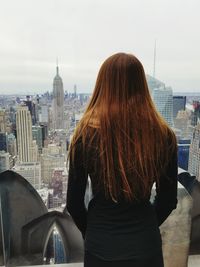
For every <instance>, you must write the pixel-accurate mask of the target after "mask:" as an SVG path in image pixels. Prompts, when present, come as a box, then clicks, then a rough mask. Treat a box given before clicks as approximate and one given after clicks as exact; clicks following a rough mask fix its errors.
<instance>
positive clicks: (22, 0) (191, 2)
mask: <svg viewBox="0 0 200 267" xmlns="http://www.w3.org/2000/svg"><path fill="white" fill-rule="evenodd" d="M199 10H200V1H199V0H16V1H15V0H0V94H5V93H13V94H14V93H25V94H32V93H43V92H45V91H47V90H48V91H51V90H52V82H53V78H54V76H55V71H56V58H57V57H58V61H59V67H60V75H61V77H62V79H63V83H64V89H65V90H68V91H72V90H73V85H74V84H77V89H78V91H79V92H92V90H93V87H94V83H95V80H96V76H97V72H98V69H99V67H100V66H101V64H102V62H103V61H104V60H105V59H106V58H107V57H108V56H110V55H111V54H113V53H116V52H120V51H124V52H129V53H133V54H135V55H136V56H137V57H138V58H139V59H140V60H141V61H142V63H143V65H144V68H145V71H146V73H148V74H152V72H153V50H154V41H155V39H156V40H157V60H156V78H158V79H160V80H161V81H163V82H164V83H165V84H166V85H167V86H172V88H173V90H174V91H195V92H198V91H199V92H200V15H199V14H200V13H199Z"/></svg>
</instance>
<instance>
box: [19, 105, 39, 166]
mask: <svg viewBox="0 0 200 267" xmlns="http://www.w3.org/2000/svg"><path fill="white" fill-rule="evenodd" d="M16 129H17V148H18V155H19V161H20V162H35V161H37V145H36V142H35V141H33V136H32V119H31V114H30V111H29V110H28V107H27V106H19V107H18V109H17V113H16Z"/></svg>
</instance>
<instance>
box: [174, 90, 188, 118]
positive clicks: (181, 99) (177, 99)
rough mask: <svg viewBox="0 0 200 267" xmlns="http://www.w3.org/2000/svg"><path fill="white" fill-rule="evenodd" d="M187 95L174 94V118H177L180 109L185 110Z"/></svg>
mask: <svg viewBox="0 0 200 267" xmlns="http://www.w3.org/2000/svg"><path fill="white" fill-rule="evenodd" d="M185 105H186V96H177V95H176V96H173V118H174V119H175V118H176V116H177V114H178V112H179V111H180V110H185Z"/></svg>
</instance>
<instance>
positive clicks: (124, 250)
mask: <svg viewBox="0 0 200 267" xmlns="http://www.w3.org/2000/svg"><path fill="white" fill-rule="evenodd" d="M88 131H91V128H90V129H88ZM95 131H97V132H96V134H95V138H94V139H93V141H92V142H90V140H89V139H88V140H86V142H85V148H84V149H83V143H82V140H81V138H80V139H79V140H78V142H77V144H76V146H75V154H74V161H73V162H74V163H73V164H71V166H70V169H69V170H70V172H69V184H68V195H67V204H68V210H69V212H71V214H72V216H74V218H76V217H78V216H79V215H80V214H83V213H84V210H85V207H84V201H83V199H84V195H85V189H86V184H87V179H88V175H89V177H90V180H91V186H92V194H93V197H92V199H91V201H90V202H89V205H88V212H87V222H86V221H85V220H86V218H84V217H82V218H79V219H78V224H77V225H78V227H79V229H81V231H82V234H83V236H84V238H85V249H86V250H88V251H90V253H92V254H93V255H96V256H98V257H99V258H102V259H106V260H122V259H132V258H141V257H143V258H144V257H149V256H151V255H154V254H156V253H157V252H158V251H159V250H160V247H161V238H160V232H159V229H158V225H160V224H161V223H162V222H163V220H165V219H166V217H167V216H168V215H169V213H170V212H171V210H172V209H173V208H175V207H176V202H177V199H176V193H177V192H176V187H177V179H176V175H177V165H176V164H177V163H176V151H174V154H173V157H172V158H171V161H170V162H169V166H168V169H167V173H166V174H168V175H167V176H168V177H166V176H163V177H160V186H159V190H158V191H157V199H156V201H155V202H154V203H153V204H151V203H150V201H149V199H150V194H149V195H148V196H147V197H145V198H143V197H142V194H141V198H139V199H137V200H136V199H135V200H132V201H127V199H125V198H124V195H123V194H121V196H119V198H118V200H117V201H114V200H113V199H112V198H111V197H109V196H107V195H106V192H105V190H104V185H103V178H102V166H101V160H100V156H99V149H98V140H99V136H98V129H95ZM168 141H169V140H168ZM116 174H117V172H116ZM120 175H121V173H120V172H118V176H115V179H119V176H120ZM129 175H131V173H129ZM132 179H133V181H134V176H132ZM119 180H120V179H119ZM166 185H167V186H166ZM78 188H79V189H80V191H79V190H78ZM163 195H164V196H165V197H164V198H163ZM75 199H76V200H75ZM81 199H82V201H83V202H82V204H83V205H80V200H81ZM70 203H71V204H70ZM73 203H74V205H73ZM77 204H78V205H77ZM86 224H87V227H86ZM152 244H153V246H152Z"/></svg>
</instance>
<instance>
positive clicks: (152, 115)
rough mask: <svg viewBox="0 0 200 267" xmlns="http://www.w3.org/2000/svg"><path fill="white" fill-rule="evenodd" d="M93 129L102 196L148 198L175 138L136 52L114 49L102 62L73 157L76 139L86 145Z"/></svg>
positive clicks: (80, 124) (131, 198)
mask: <svg viewBox="0 0 200 267" xmlns="http://www.w3.org/2000/svg"><path fill="white" fill-rule="evenodd" d="M91 126H93V131H91ZM97 131H98V136H99V138H98V140H99V141H98V142H99V143H98V144H96V146H97V147H98V149H99V157H100V160H101V165H102V168H101V179H102V181H101V182H102V183H103V185H104V189H105V192H106V195H107V196H110V197H111V198H112V199H113V200H115V201H117V199H118V198H119V196H120V195H123V196H124V197H125V199H127V200H133V199H140V198H145V197H147V196H148V195H149V194H150V192H151V188H152V185H153V183H154V182H155V181H156V182H157V183H158V185H159V179H160V176H161V175H164V173H165V168H166V166H167V164H168V162H169V159H170V157H171V153H172V151H173V150H174V149H175V146H176V138H175V135H174V134H173V132H172V130H171V129H170V128H169V126H168V125H167V123H166V122H165V121H164V119H163V118H162V117H161V115H160V114H159V113H158V112H157V110H156V108H155V106H154V104H153V102H152V99H151V96H150V93H149V90H148V85H147V81H146V76H145V72H144V69H143V66H142V64H141V62H140V61H139V60H138V59H137V58H136V57H135V56H134V55H130V54H125V53H118V54H115V55H113V56H111V57H109V58H108V59H107V60H106V61H105V62H104V63H103V65H102V66H101V68H100V71H99V74H98V77H97V81H96V85H95V88H94V92H93V95H92V97H91V100H90V102H89V105H88V107H87V109H86V111H85V113H84V115H83V117H82V119H81V121H80V122H79V124H78V126H77V128H76V130H75V133H74V136H73V139H72V142H71V146H70V152H69V153H72V155H73V153H74V147H75V146H74V145H75V144H76V142H77V140H78V139H79V138H80V137H81V138H82V140H83V142H82V143H83V148H84V149H85V148H86V143H85V140H86V139H87V137H88V136H89V139H90V140H93V137H94V136H95V135H96V134H97ZM169 140H170V141H169ZM99 171H100V170H99ZM119 173H120V175H119Z"/></svg>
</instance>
